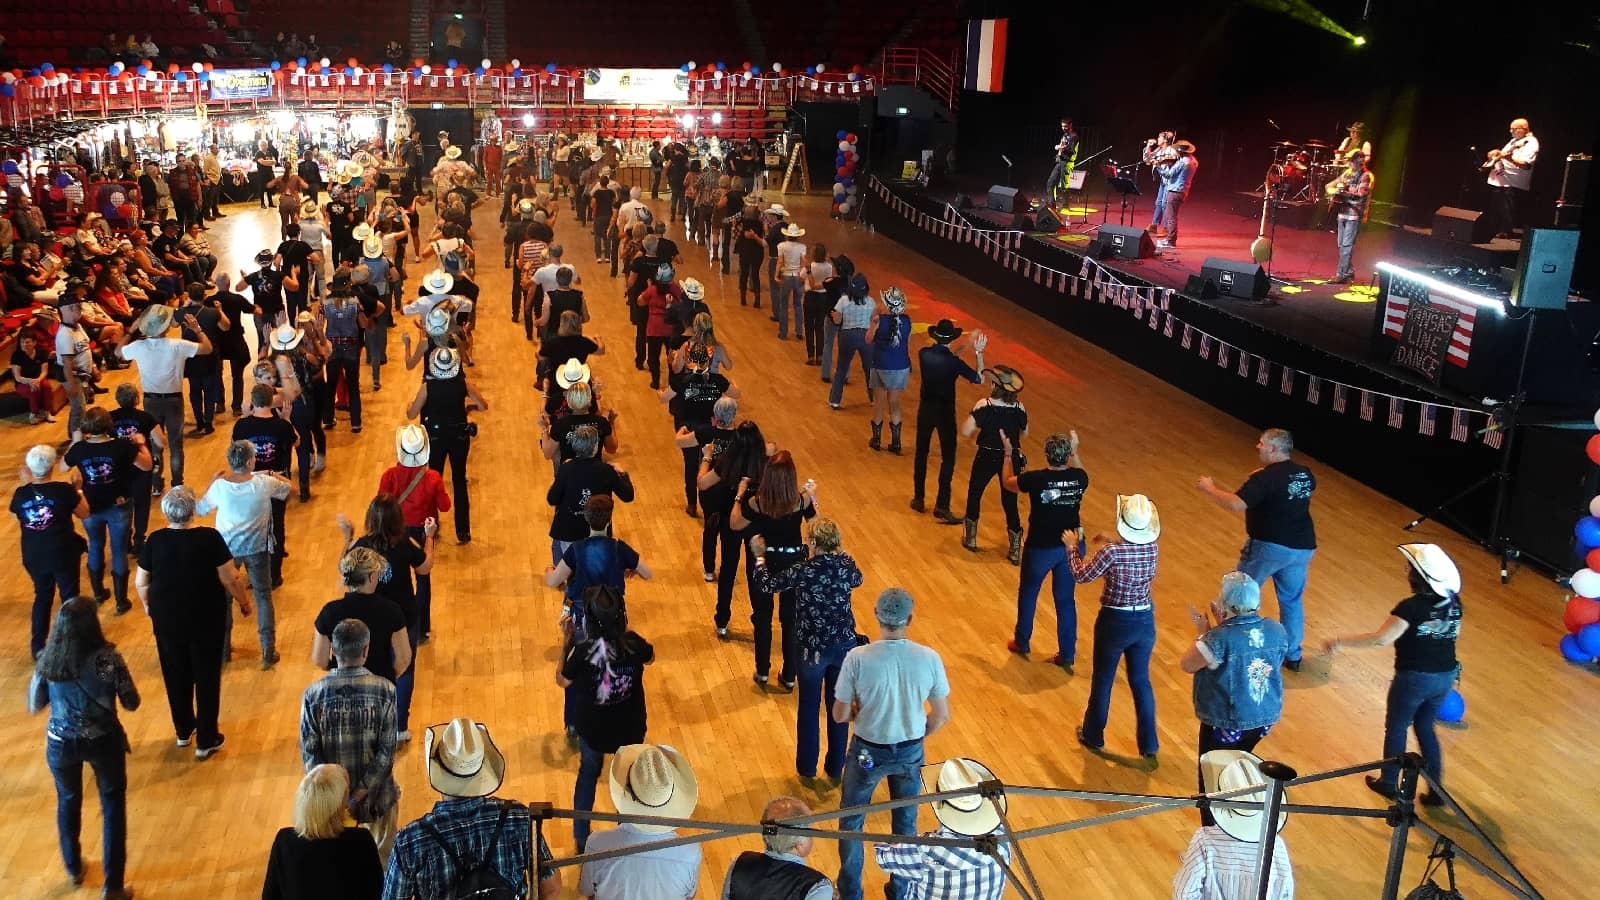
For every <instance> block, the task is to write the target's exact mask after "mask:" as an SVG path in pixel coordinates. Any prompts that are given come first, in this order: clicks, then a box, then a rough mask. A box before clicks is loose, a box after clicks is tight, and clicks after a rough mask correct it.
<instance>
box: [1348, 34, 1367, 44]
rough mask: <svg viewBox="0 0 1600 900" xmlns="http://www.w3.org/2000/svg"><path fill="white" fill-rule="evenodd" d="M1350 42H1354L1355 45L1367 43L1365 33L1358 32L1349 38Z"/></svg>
mask: <svg viewBox="0 0 1600 900" xmlns="http://www.w3.org/2000/svg"><path fill="white" fill-rule="evenodd" d="M1350 43H1352V44H1355V45H1356V46H1357V47H1365V46H1366V45H1367V38H1366V36H1365V35H1360V34H1358V35H1356V36H1355V37H1353V38H1351V39H1350Z"/></svg>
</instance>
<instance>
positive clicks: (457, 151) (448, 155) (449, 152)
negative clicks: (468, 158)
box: [444, 144, 461, 159]
mask: <svg viewBox="0 0 1600 900" xmlns="http://www.w3.org/2000/svg"><path fill="white" fill-rule="evenodd" d="M444 158H445V159H460V158H461V148H460V147H457V146H456V145H454V144H451V145H450V146H448V147H446V148H444Z"/></svg>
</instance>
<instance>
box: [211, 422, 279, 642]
mask: <svg viewBox="0 0 1600 900" xmlns="http://www.w3.org/2000/svg"><path fill="white" fill-rule="evenodd" d="M255 468H256V445H255V444H253V443H251V442H250V441H246V440H239V441H234V442H233V443H231V444H229V445H228V471H226V472H223V473H220V474H219V475H218V476H217V478H216V480H215V481H212V482H211V486H210V487H209V488H207V489H206V492H205V496H203V497H201V498H200V500H199V501H198V502H197V503H195V512H196V513H197V514H199V515H202V516H203V515H206V514H207V513H210V512H211V511H212V510H215V511H216V513H217V531H219V532H221V533H222V539H223V540H225V541H227V543H228V552H229V553H232V554H233V560H234V562H235V563H237V564H238V565H241V566H243V567H244V570H245V573H246V574H247V575H248V576H249V578H250V590H251V591H252V592H254V594H255V596H256V606H258V607H260V609H261V613H260V615H259V616H257V618H256V628H257V630H258V632H259V636H260V639H261V668H262V669H270V668H272V666H273V664H275V663H276V662H277V661H278V641H277V632H276V622H275V621H274V618H273V613H272V555H273V528H272V501H274V500H277V501H280V502H287V500H288V499H289V489H290V485H289V479H288V477H287V476H285V475H284V474H283V473H281V472H257V471H255ZM230 626H231V623H230Z"/></svg>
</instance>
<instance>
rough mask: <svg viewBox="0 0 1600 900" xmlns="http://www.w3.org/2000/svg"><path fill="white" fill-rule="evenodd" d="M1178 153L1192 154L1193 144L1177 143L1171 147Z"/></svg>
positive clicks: (1186, 142)
mask: <svg viewBox="0 0 1600 900" xmlns="http://www.w3.org/2000/svg"><path fill="white" fill-rule="evenodd" d="M1172 146H1173V147H1174V148H1175V149H1176V150H1177V151H1178V152H1179V153H1193V152H1194V144H1192V143H1190V142H1188V141H1179V142H1177V143H1176V144H1173V145H1172Z"/></svg>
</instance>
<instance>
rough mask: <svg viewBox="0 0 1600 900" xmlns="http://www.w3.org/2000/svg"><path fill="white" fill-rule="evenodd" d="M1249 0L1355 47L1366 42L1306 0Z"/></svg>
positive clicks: (1363, 38)
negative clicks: (1336, 36)
mask: <svg viewBox="0 0 1600 900" xmlns="http://www.w3.org/2000/svg"><path fill="white" fill-rule="evenodd" d="M1250 2H1251V3H1252V4H1254V5H1255V6H1258V7H1260V8H1262V9H1266V10H1270V11H1272V12H1277V13H1283V14H1284V15H1286V16H1288V17H1289V18H1291V19H1294V20H1295V21H1297V22H1304V23H1305V24H1307V25H1310V26H1311V27H1312V28H1319V29H1321V30H1323V31H1326V32H1328V33H1329V34H1336V35H1338V36H1339V37H1342V38H1344V39H1345V40H1347V41H1349V42H1351V43H1352V44H1354V45H1355V46H1357V47H1360V46H1363V45H1364V44H1366V42H1367V39H1366V38H1365V37H1362V36H1360V35H1357V34H1356V33H1354V32H1352V31H1351V30H1350V29H1348V28H1345V27H1344V26H1343V25H1340V24H1339V23H1338V22H1335V21H1334V20H1333V19H1331V18H1329V17H1328V15H1327V13H1324V12H1323V11H1322V10H1320V9H1317V8H1316V7H1315V6H1312V5H1311V4H1310V3H1308V2H1306V0H1250Z"/></svg>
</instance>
